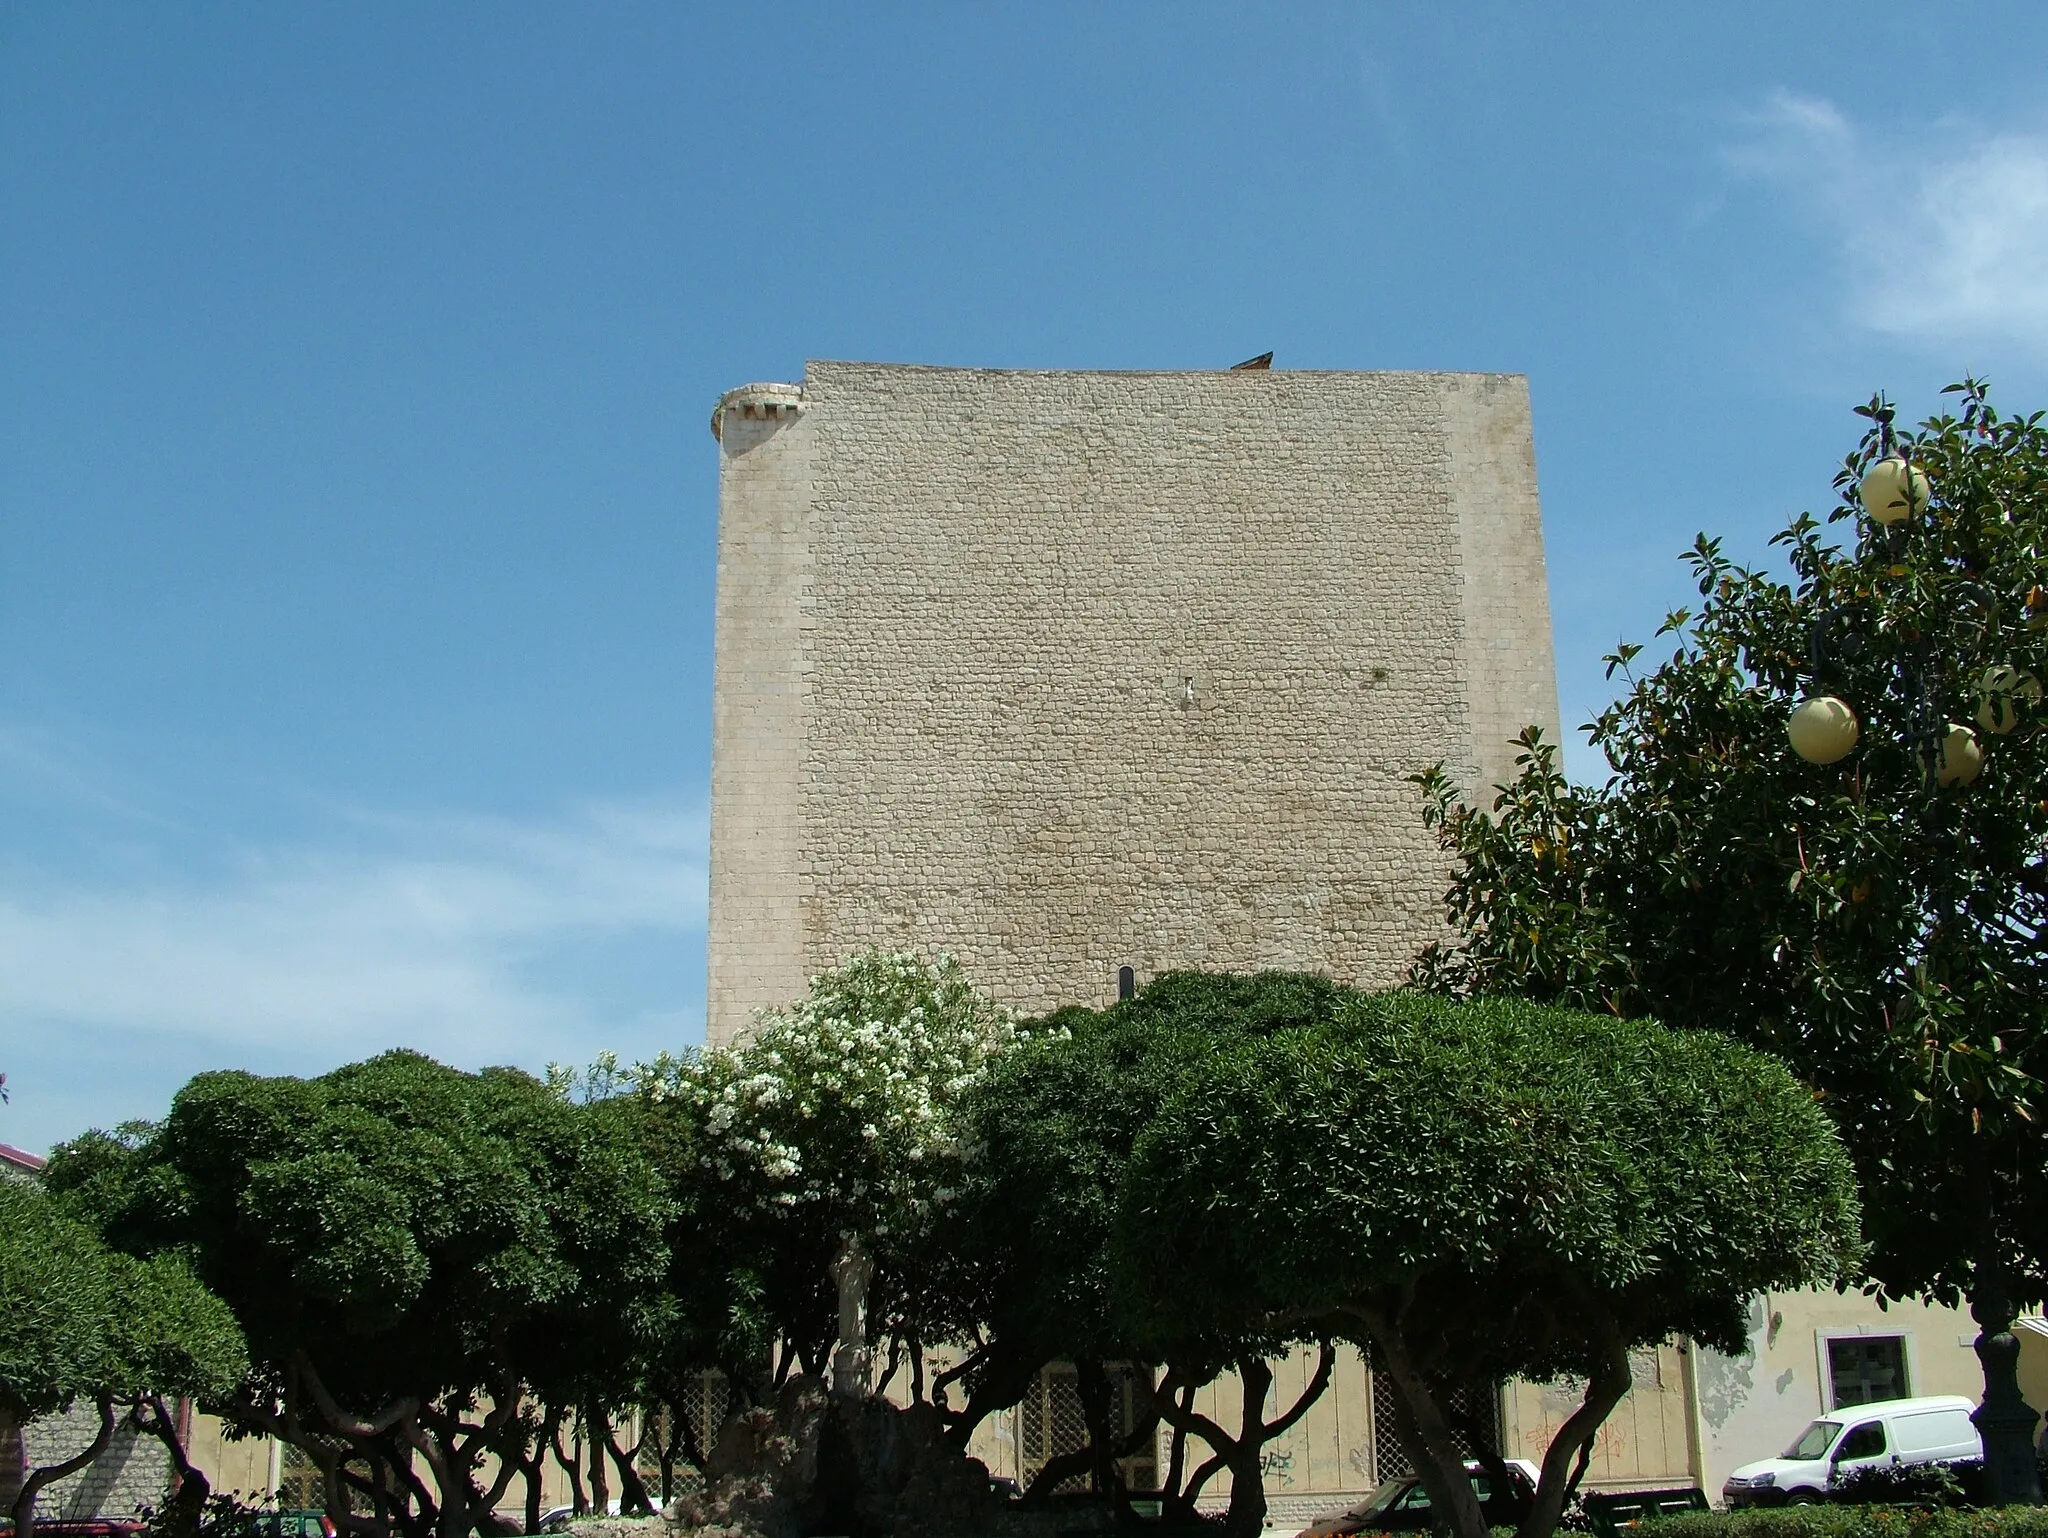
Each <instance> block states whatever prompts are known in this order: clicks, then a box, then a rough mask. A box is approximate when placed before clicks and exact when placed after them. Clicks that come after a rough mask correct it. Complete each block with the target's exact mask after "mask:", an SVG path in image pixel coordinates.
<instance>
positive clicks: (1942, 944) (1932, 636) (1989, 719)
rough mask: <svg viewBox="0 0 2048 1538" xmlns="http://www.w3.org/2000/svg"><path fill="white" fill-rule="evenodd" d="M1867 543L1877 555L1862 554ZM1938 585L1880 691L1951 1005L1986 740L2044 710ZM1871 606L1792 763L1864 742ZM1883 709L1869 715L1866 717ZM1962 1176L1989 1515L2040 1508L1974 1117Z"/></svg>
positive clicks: (1889, 570) (1819, 633)
mask: <svg viewBox="0 0 2048 1538" xmlns="http://www.w3.org/2000/svg"><path fill="white" fill-rule="evenodd" d="M1873 414H1874V416H1875V418H1876V420H1877V423H1878V429H1879V441H1878V458H1877V459H1876V461H1875V462H1874V463H1872V464H1871V465H1870V466H1869V468H1868V469H1867V470H1866V471H1865V473H1864V475H1863V477H1862V480H1861V482H1860V483H1859V485H1858V488H1857V493H1858V498H1859V500H1860V502H1861V503H1862V507H1863V512H1864V515H1865V517H1866V519H1867V529H1866V530H1864V531H1860V532H1859V536H1858V546H1859V550H1858V553H1859V555H1875V556H1876V557H1878V560H1877V563H1876V570H1877V571H1878V572H1879V573H1880V574H1881V575H1882V576H1883V577H1884V578H1886V579H1889V580H1895V581H1904V580H1905V579H1907V578H1908V577H1909V576H1910V575H1911V570H1910V568H1909V566H1908V564H1907V558H1908V557H1909V556H1910V555H1911V554H1913V552H1914V545H1915V541H1916V538H1919V537H1921V536H1922V535H1923V533H1924V531H1923V530H1922V529H1921V528H1920V527H1919V526H1920V525H1922V524H1923V523H1924V522H1925V521H1926V520H1925V518H1924V516H1923V515H1925V514H1926V513H1927V512H1928V511H1929V508H1930V505H1931V499H1932V490H1933V488H1932V486H1931V484H1930V482H1929V480H1928V477H1927V475H1926V473H1925V472H1924V471H1923V470H1921V469H1920V468H1919V467H1918V466H1917V465H1915V464H1914V463H1913V462H1912V459H1911V456H1910V453H1908V452H1906V451H1904V450H1902V449H1901V448H1900V446H1899V445H1898V444H1897V442H1896V441H1895V439H1894V437H1893V433H1892V418H1893V412H1892V408H1891V407H1889V406H1887V405H1884V404H1882V403H1880V404H1879V405H1878V406H1877V407H1876V408H1875V411H1874V413H1873ZM1866 540H1868V541H1871V542H1873V543H1871V544H1869V545H1865V544H1864V541H1866ZM1937 575H1938V578H1939V580H1938V582H1937V583H1933V584H1930V586H1929V588H1928V590H1927V591H1925V592H1923V593H1921V594H1920V595H1919V596H1920V602H1921V606H1922V607H1921V612H1920V613H1919V614H1917V615H1911V614H1909V615H1907V616H1905V618H1904V619H1903V620H1900V619H1899V618H1898V617H1896V616H1895V617H1893V620H1892V621H1891V623H1893V624H1894V627H1895V629H1896V631H1897V638H1898V641H1899V643H1900V644H1899V648H1898V653H1897V665H1896V668H1895V670H1894V675H1893V676H1892V677H1891V678H1890V679H1889V680H1886V681H1885V682H1886V683H1888V684H1889V686H1890V688H1892V689H1895V690H1896V691H1897V692H1896V696H1895V698H1894V700H1893V701H1891V702H1890V704H1891V705H1892V707H1893V708H1892V709H1891V710H1890V711H1888V712H1887V713H1889V714H1891V715H1893V716H1894V719H1895V721H1896V737H1897V740H1898V742H1899V745H1900V746H1902V747H1904V748H1906V749H1907V750H1908V754H1909V757H1910V759H1911V761H1912V762H1913V764H1914V765H1916V766H1917V768H1918V771H1919V780H1920V792H1921V798H1922V799H1921V815H1920V822H1919V826H1918V828H1917V829H1915V830H1912V832H1911V833H1909V837H1916V838H1917V841H1918V842H1919V844H1920V846H1921V849H1922V851H1923V854H1924V859H1923V860H1922V862H1921V863H1920V869H1921V871H1922V872H1923V873H1924V886H1923V888H1922V889H1921V890H1920V891H1919V893H1918V894H1917V895H1918V897H1919V899H1920V901H1921V903H1922V913H1923V921H1922V924H1921V926H1920V933H1919V942H1918V944H1919V955H1918V957H1917V960H1918V962H1919V964H1920V967H1921V968H1922V970H1923V971H1924V973H1925V976H1926V983H1925V985H1924V986H1925V987H1927V988H1931V989H1937V990H1940V991H1942V992H1943V993H1946V992H1948V991H1949V989H1950V985H1951V981H1952V979H1953V978H1954V977H1955V976H1956V975H1957V974H1956V973H1955V972H1953V971H1951V970H1950V968H1951V966H1952V964H1953V959H1954V957H1955V954H1956V952H1957V950H1958V948H1959V947H1960V946H1961V945H1962V944H1963V943H1964V941H1965V935H1964V932H1963V927H1964V925H1966V924H1967V923H1968V922H1969V914H1968V906H1967V901H1966V899H1967V891H1966V889H1965V885H1964V883H1965V878H1966V872H1965V867H1964V865H1963V863H1962V853H1963V849H1962V846H1963V835H1962V829H1961V815H1960V808H1959V806H1958V801H1959V798H1960V797H1961V796H1963V795H1964V794H1965V793H1966V792H1967V789H1968V787H1969V785H1970V784H1971V783H1972V782H1973V781H1975V780H1976V779H1977V777H1978V775H1979V774H1980V773H1981V772H1982V771H1983V768H1984V765H1985V747H1984V743H1985V739H1986V738H1989V737H1996V736H2001V735H2003V734H2004V733H2006V732H2008V731H2010V730H2012V729H2013V727H2014V726H2015V725H2016V724H2017V721H2018V719H2019V707H2020V705H2021V704H2023V703H2026V704H2032V703H2038V701H2039V700H2040V697H2041V689H2040V685H2039V683H2038V682H2037V681H2035V680H2033V679H2032V678H2030V677H2028V676H2026V675H2023V674H2020V673H2019V672H2017V671H2016V670H2015V669H2013V668H2011V667H2009V666H2006V665H2005V662H2004V659H2002V658H1997V657H1993V656H1989V655H1987V652H1988V650H1989V648H1991V647H1992V646H1993V645H1994V644H1995V641H1994V633H1995V629H1996V627H1995V625H1994V624H1993V617H1994V614H1995V611H1996V609H1997V607H1998V602H1999V600H1998V595H1997V594H1995V593H1993V592H1992V591H1991V590H1990V589H1988V588H1986V587H1985V586H1984V585H1983V584H1982V583H1980V582H1978V581H1977V580H1975V578H1974V577H1973V576H1972V575H1971V574H1970V573H1969V572H1968V570H1967V569H1958V568H1957V567H1955V566H1954V565H1953V563H1941V564H1939V566H1938V567H1937ZM1930 597H1931V607H1930V606H1929V605H1930ZM1876 602H1877V593H1876V589H1875V587H1874V586H1872V587H1870V588H1869V589H1867V590H1858V591H1853V592H1852V595H1851V597H1850V600H1849V601H1848V602H1845V603H1842V604H1839V605H1837V606H1835V607H1831V608H1827V609H1824V610H1823V611H1822V612H1821V613H1820V614H1819V615H1818V617H1817V618H1816V620H1815V622H1814V625H1813V630H1812V634H1811V637H1810V644H1811V648H1812V656H1811V662H1810V668H1809V671H1810V673H1811V675H1812V679H1813V691H1812V693H1811V694H1810V695H1809V696H1808V698H1807V699H1805V700H1804V701H1802V702H1801V703H1800V704H1799V705H1798V706H1796V707H1795V708H1794V709H1793V711H1792V713H1791V716H1790V718H1789V720H1788V721H1787V723H1786V729H1787V733H1788V735H1789V736H1790V738H1791V742H1792V748H1793V751H1794V752H1796V753H1797V754H1798V755H1799V756H1800V757H1801V758H1803V759H1805V760H1806V761H1807V762H1808V763H1812V764H1821V765H1825V764H1833V763H1838V762H1840V761H1841V760H1843V759H1845V758H1847V757H1848V756H1849V755H1850V754H1851V753H1852V752H1854V751H1855V750H1856V748H1857V746H1858V744H1859V742H1860V740H1861V739H1862V737H1863V735H1864V733H1863V726H1862V722H1861V721H1859V719H1858V716H1857V712H1856V707H1855V704H1854V703H1852V702H1851V701H1850V700H1848V699H1844V698H1842V697H1841V696H1839V695H1837V694H1833V693H1829V692H1827V681H1828V675H1829V674H1831V673H1833V672H1834V671H1835V668H1836V664H1837V661H1838V659H1853V658H1854V657H1856V656H1857V655H1859V654H1860V653H1861V651H1862V648H1863V644H1864V638H1865V633H1866V632H1868V631H1870V630H1871V628H1872V625H1871V620H1872V615H1871V613H1870V612H1869V608H1870V607H1874V606H1875V604H1876ZM1865 681H1866V682H1869V680H1868V679H1867V678H1866V680H1865ZM1880 687H1882V685H1880ZM1971 692H1974V693H1975V695H1976V697H1977V709H1976V712H1975V721H1976V726H1977V728H1978V729H1976V730H1973V729H1972V727H1971V726H1969V725H1966V724H1964V723H1962V722H1958V721H1955V720H1953V719H1951V718H1950V713H1949V711H1948V709H1947V705H1948V703H1949V702H1950V701H1951V700H1953V699H1955V698H1957V697H1958V696H1959V695H1966V694H1968V693H1971ZM1875 703H1876V702H1874V701H1866V702H1865V709H1866V712H1867V713H1868V712H1869V711H1870V708H1871V706H1872V705H1873V704H1875ZM1980 732H1981V735H1980ZM1966 1163H1967V1168H1966V1170H1965V1177H1966V1188H1967V1192H1968V1201H1969V1207H1970V1210H1969V1213H1968V1220H1969V1222H1970V1225H1971V1247H1972V1252H1973V1259H1972V1266H1971V1271H1972V1285H1971V1288H1970V1313H1971V1317H1972V1318H1973V1319H1974V1320H1975V1321H1976V1324H1977V1327H1978V1335H1977V1340H1976V1352H1977V1359H1978V1361H1979V1362H1980V1363H1981V1364H1982V1367H1983V1372H1984V1398H1983V1403H1982V1404H1981V1405H1980V1406H1979V1407H1978V1408H1977V1410H1976V1411H1975V1412H1974V1414H1973V1415H1972V1417H1971V1418H1972V1419H1973V1420H1974V1421H1975V1422H1976V1425H1977V1429H1978V1431H1979V1433H1980V1434H1981V1436H1982V1437H1983V1441H1984V1461H1985V1476H1986V1482H1987V1486H1988V1494H1989V1497H1990V1499H1991V1501H1992V1503H1993V1504H1997V1505H2011V1504H2016V1503H2027V1504H2039V1503H2040V1501H2041V1482H2040V1477H2039V1473H2038V1469H2037V1465H2036V1463H2035V1456H2034V1441H2033V1432H2034V1427H2035V1424H2036V1423H2037V1421H2038V1420H2039V1417H2038V1416H2037V1415H2036V1414H2035V1412H2034V1410H2033V1409H2032V1408H2031V1407H2030V1406H2028V1404H2027V1403H2026V1400H2025V1398H2024V1397H2023V1396H2022V1395H2021V1393H2020V1387H2019V1377H2018V1362H2019V1352H2020V1347H2019V1341H2018V1339H2017V1338H2016V1337H2015V1336H2014V1334H2013V1330H2012V1327H2013V1319H2014V1312H2015V1311H2014V1306H2013V1303H2012V1297H2011V1289H2010V1282H2009V1278H2008V1276H2007V1271H2006V1265H2005V1260H2004V1256H2003V1253H2002V1251H2001V1248H2000V1244H1999V1241H1998V1234H1997V1223H1996V1212H1995V1203H1996V1184H1995V1179H1994V1172H1993V1162H1992V1148H1991V1134H1990V1132H1989V1130H1988V1128H1987V1127H1986V1125H1985V1123H1984V1121H1983V1119H1982V1117H1981V1112H1980V1110H1979V1109H1978V1108H1974V1107H1973V1109H1972V1132H1971V1136H1970V1139H1969V1144H1968V1155H1967V1161H1966Z"/></svg>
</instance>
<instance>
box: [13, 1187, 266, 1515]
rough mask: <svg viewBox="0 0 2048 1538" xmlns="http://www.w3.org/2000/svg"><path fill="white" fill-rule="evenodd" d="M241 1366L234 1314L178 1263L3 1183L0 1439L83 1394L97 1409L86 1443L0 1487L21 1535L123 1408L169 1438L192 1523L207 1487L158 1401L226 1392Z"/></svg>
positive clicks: (103, 1440)
mask: <svg viewBox="0 0 2048 1538" xmlns="http://www.w3.org/2000/svg"><path fill="white" fill-rule="evenodd" d="M247 1366H248V1357H247V1354H246V1351H245V1349H244V1345H243V1340H242V1333H241V1331H240V1330H239V1329H237V1328H236V1326H235V1321H234V1317H233V1315H231V1314H230V1313H229V1312H228V1309H227V1306H226V1305H225V1304H224V1303H222V1302H221V1301H220V1299H218V1298H216V1297H214V1296H213V1295H212V1294H211V1293H209V1292H208V1291H207V1290H206V1289H205V1288H204V1287H203V1286H201V1285H200V1284H199V1282H198V1280H197V1279H196V1278H195V1277H194V1276H193V1275H192V1273H191V1272H190V1271H189V1270H188V1269H187V1268H186V1266H185V1265H184V1263H183V1262H182V1261H180V1260H178V1259H175V1258H173V1257H169V1256H166V1257H162V1258H159V1259H156V1260H150V1261H143V1260H137V1259H135V1258H133V1257H132V1256H128V1255H123V1254H120V1253H118V1252H116V1251H113V1250H109V1249H108V1248H107V1247H106V1246H105V1245H104V1244H102V1243H101V1242H100V1240H99V1238H98V1237H97V1236H96V1235H95V1234H94V1233H93V1232H92V1231H91V1230H90V1229H89V1228H87V1227H85V1226H84V1225H83V1224H80V1223H75V1222H72V1221H70V1220H69V1219H67V1218H65V1217H64V1216H62V1215H61V1214H60V1213H59V1212H58V1211H57V1209H56V1208H55V1207H54V1206H53V1205H52V1203H51V1202H50V1201H49V1199H48V1198H47V1197H45V1196H44V1195H43V1193H42V1192H41V1191H39V1190H36V1189H35V1188H33V1187H31V1186H28V1185H25V1184H20V1183H16V1182H13V1181H7V1180H0V1445H10V1444H12V1442H13V1441H14V1434H16V1433H19V1432H20V1430H21V1429H22V1428H23V1427H24V1426H25V1425H27V1424H28V1423H29V1422H31V1421H33V1420H36V1419H37V1418H39V1417H41V1416H45V1415H51V1414H54V1413H56V1412H58V1411H61V1410H66V1409H69V1408H70V1407H71V1406H72V1405H73V1404H74V1403H76V1402H78V1401H80V1400H84V1401H87V1402H90V1403H91V1404H93V1405H94V1407H95V1408H96V1410H97V1412H98V1426H97V1429H96V1430H95V1432H94V1435H93V1437H92V1439H91V1440H90V1441H89V1442H88V1443H87V1444H86V1446H85V1447H84V1448H82V1449H80V1450H79V1452H77V1453H76V1454H75V1455H73V1456H71V1457H68V1458H64V1459H60V1460H59V1461H57V1462H56V1463H53V1464H47V1465H43V1466H41V1467H36V1468H30V1469H28V1470H27V1471H26V1472H25V1477H24V1478H22V1480H21V1482H20V1484H19V1485H18V1486H15V1487H14V1488H12V1489H7V1490H5V1491H4V1492H0V1493H4V1495H5V1498H6V1507H5V1510H6V1512H7V1514H8V1515H9V1516H10V1517H11V1518H12V1519H13V1522H14V1531H15V1533H16V1534H17V1535H18V1538H34V1532H35V1508H36V1497H37V1495H38V1494H39V1493H40V1492H41V1491H42V1490H43V1489H45V1488H46V1487H47V1486H48V1485H49V1484H50V1483H51V1482H52V1481H54V1480H58V1479H62V1478H64V1477H66V1476H67V1475H70V1474H73V1473H76V1472H77V1471H78V1470H80V1469H82V1468H84V1467H85V1466H86V1465H87V1464H89V1463H90V1462H92V1460H93V1459H95V1458H97V1457H98V1456H99V1455H100V1454H101V1453H102V1452H104V1451H105V1450H106V1447H107V1444H108V1442H109V1441H110V1440H111V1439H112V1437H113V1434H114V1428H115V1425H116V1421H117V1419H118V1417H119V1416H120V1415H121V1414H122V1413H124V1412H125V1413H128V1414H131V1415H134V1416H135V1417H136V1418H137V1422H138V1424H140V1425H142V1426H143V1427H144V1428H145V1429H148V1430H150V1431H152V1432H155V1433H156V1434H158V1435H159V1436H162V1437H164V1438H165V1440H166V1441H167V1443H168V1445H169V1447H170V1450H171V1454H172V1456H173V1458H174V1459H175V1460H176V1462H177V1464H178V1467H179V1469H180V1471H181V1472H182V1473H184V1474H185V1476H186V1486H185V1489H184V1490H183V1491H181V1495H183V1496H185V1497H186V1499H184V1500H183V1501H181V1502H180V1504H179V1507H178V1511H179V1512H180V1513H182V1515H183V1516H184V1517H185V1518H186V1519H187V1525H188V1527H189V1526H191V1525H193V1524H195V1523H196V1518H197V1512H198V1507H199V1505H200V1504H201V1503H202V1502H203V1501H204V1500H205V1497H206V1486H205V1483H204V1481H203V1480H199V1479H196V1478H195V1475H196V1472H197V1471H196V1470H194V1469H193V1468H192V1467H191V1465H190V1463H189V1462H188V1461H187V1460H186V1458H185V1453H184V1449H183V1447H182V1446H181V1445H180V1444H179V1443H178V1441H177V1439H176V1434H175V1431H174V1430H173V1429H172V1427H171V1422H170V1417H169V1415H168V1414H167V1413H166V1410H165V1405H164V1400H165V1398H166V1397H173V1398H175V1397H180V1396H192V1397H206V1396H215V1395H223V1394H226V1393H228V1392H229V1391H230V1390H231V1389H232V1388H233V1387H234V1386H235V1384H236V1383H237V1382H238V1381H239V1380H240V1378H241V1376H242V1374H243V1372H244V1371H245V1370H246V1368H247Z"/></svg>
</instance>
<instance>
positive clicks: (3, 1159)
mask: <svg viewBox="0 0 2048 1538" xmlns="http://www.w3.org/2000/svg"><path fill="white" fill-rule="evenodd" d="M49 1162H50V1161H49V1160H47V1159H45V1158H44V1157H43V1156H42V1155H41V1154H32V1153H30V1152H29V1151H28V1150H27V1149H26V1148H12V1147H9V1146H8V1145H7V1144H5V1143H0V1164H11V1165H13V1166H14V1167H15V1168H16V1169H18V1170H21V1171H24V1172H25V1173H27V1174H30V1175H40V1174H41V1173H42V1172H43V1166H44V1165H45V1164H47V1163H49Z"/></svg>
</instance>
